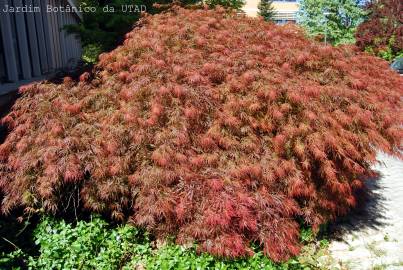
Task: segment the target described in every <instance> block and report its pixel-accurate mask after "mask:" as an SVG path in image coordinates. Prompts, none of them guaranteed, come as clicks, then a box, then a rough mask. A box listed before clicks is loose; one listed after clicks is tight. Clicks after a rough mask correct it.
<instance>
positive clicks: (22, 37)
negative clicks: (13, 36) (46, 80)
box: [14, 0, 32, 79]
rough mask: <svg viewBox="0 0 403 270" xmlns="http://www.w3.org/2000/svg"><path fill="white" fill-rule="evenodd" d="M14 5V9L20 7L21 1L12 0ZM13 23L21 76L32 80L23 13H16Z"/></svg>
mask: <svg viewBox="0 0 403 270" xmlns="http://www.w3.org/2000/svg"><path fill="white" fill-rule="evenodd" d="M14 5H15V6H16V7H22V1H21V0H14ZM15 22H16V28H17V39H18V47H19V51H20V58H21V65H22V76H23V78H24V79H30V78H32V72H31V59H30V56H29V51H28V40H27V29H26V28H25V18H24V13H20V12H16V13H15Z"/></svg>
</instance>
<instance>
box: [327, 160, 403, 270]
mask: <svg viewBox="0 0 403 270" xmlns="http://www.w3.org/2000/svg"><path fill="white" fill-rule="evenodd" d="M378 160H379V161H381V163H383V164H379V165H377V166H376V167H375V169H376V170H377V171H379V173H380V178H379V179H377V180H376V181H372V180H368V182H367V185H368V187H369V192H368V199H367V203H366V204H365V208H363V209H361V210H358V211H357V212H356V213H353V214H352V215H350V216H349V217H348V218H347V220H346V221H344V222H343V223H342V224H340V225H339V226H338V230H337V235H340V237H339V239H337V240H333V241H332V242H331V244H330V254H331V255H332V257H333V258H334V259H335V260H337V261H339V262H340V263H341V264H342V265H343V266H344V267H347V269H357V270H366V269H374V270H375V269H379V270H380V269H388V270H397V269H403V161H401V160H398V159H395V158H393V157H390V156H387V155H385V154H379V155H378Z"/></svg>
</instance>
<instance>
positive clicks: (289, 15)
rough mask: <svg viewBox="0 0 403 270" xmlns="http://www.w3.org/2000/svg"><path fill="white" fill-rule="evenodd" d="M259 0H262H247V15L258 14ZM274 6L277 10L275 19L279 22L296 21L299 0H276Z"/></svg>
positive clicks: (245, 7) (245, 9)
mask: <svg viewBox="0 0 403 270" xmlns="http://www.w3.org/2000/svg"><path fill="white" fill-rule="evenodd" d="M259 2H260V0H246V5H245V6H244V8H243V10H244V11H245V13H246V14H247V15H249V16H253V17H255V16H257V12H258V8H257V7H258V4H259ZM273 7H274V8H275V10H276V15H275V18H274V19H275V21H276V22H277V23H285V22H289V21H291V22H295V20H296V18H295V15H296V12H297V11H298V9H299V6H298V1H297V0H294V1H292V0H289V1H274V2H273Z"/></svg>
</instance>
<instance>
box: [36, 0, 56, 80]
mask: <svg viewBox="0 0 403 270" xmlns="http://www.w3.org/2000/svg"><path fill="white" fill-rule="evenodd" d="M39 1H41V0H39ZM42 3H43V4H42V5H41V12H42V14H43V16H42V19H43V31H44V34H45V45H46V50H47V59H48V71H49V72H50V71H53V70H54V69H55V68H56V60H55V56H54V55H55V49H54V46H53V32H52V20H51V17H50V13H47V12H46V5H49V4H50V0H45V1H43V2H42Z"/></svg>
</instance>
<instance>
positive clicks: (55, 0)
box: [52, 0, 62, 69]
mask: <svg viewBox="0 0 403 270" xmlns="http://www.w3.org/2000/svg"><path fill="white" fill-rule="evenodd" d="M52 3H53V6H55V7H56V6H57V7H58V6H60V0H52ZM52 15H53V27H54V28H53V31H54V33H55V36H54V38H55V41H54V42H55V51H56V62H57V68H58V69H60V68H61V67H62V54H61V50H60V49H61V48H60V26H59V20H58V19H57V18H58V16H59V15H60V13H58V12H52Z"/></svg>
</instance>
